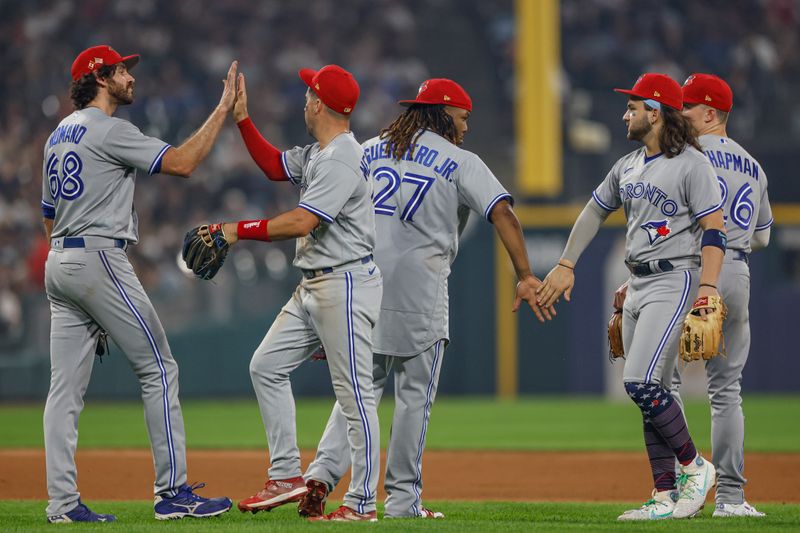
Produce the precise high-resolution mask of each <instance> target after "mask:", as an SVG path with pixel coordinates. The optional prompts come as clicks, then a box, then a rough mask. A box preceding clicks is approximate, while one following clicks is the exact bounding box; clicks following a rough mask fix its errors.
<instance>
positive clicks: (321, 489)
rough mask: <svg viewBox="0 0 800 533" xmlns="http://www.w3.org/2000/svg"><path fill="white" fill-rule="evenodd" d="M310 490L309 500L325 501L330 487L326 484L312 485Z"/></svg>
mask: <svg viewBox="0 0 800 533" xmlns="http://www.w3.org/2000/svg"><path fill="white" fill-rule="evenodd" d="M308 488H309V491H308V497H309V498H313V499H315V500H320V501H323V500H325V499H326V498H327V497H328V487H326V486H325V484H324V483H312V484H311V485H310V486H309V487H308Z"/></svg>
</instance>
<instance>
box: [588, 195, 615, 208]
mask: <svg viewBox="0 0 800 533" xmlns="http://www.w3.org/2000/svg"><path fill="white" fill-rule="evenodd" d="M592 198H594V201H595V202H597V205H599V206H600V207H602V208H603V209H605V210H606V211H616V209H614V208H613V207H609V206H607V205H606V204H604V203H603V202H602V201H601V200H600V198H598V197H597V191H592Z"/></svg>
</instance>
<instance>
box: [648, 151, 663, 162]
mask: <svg viewBox="0 0 800 533" xmlns="http://www.w3.org/2000/svg"><path fill="white" fill-rule="evenodd" d="M662 155H664V152H658V153H657V154H656V155H651V156H650V157H647V156H646V155H645V156H644V164H645V165H646V164H647V163H649V162H650V161H652V160H654V159H658V158H659V157H661V156H662Z"/></svg>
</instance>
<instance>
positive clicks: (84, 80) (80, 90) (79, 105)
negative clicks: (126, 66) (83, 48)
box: [69, 65, 117, 109]
mask: <svg viewBox="0 0 800 533" xmlns="http://www.w3.org/2000/svg"><path fill="white" fill-rule="evenodd" d="M116 69H117V65H103V66H102V67H100V68H98V69H97V70H95V71H94V72H89V73H88V74H84V75H83V76H81V77H80V78H78V79H77V80H75V81H73V82H72V85H70V87H69V97H70V99H71V100H72V106H73V107H74V108H75V109H83V108H85V107H86V106H87V105H89V102H91V101H92V100H94V99H95V97H96V96H97V88H98V85H97V78H102V79H104V80H106V79H108V78H111V77H112V76H114V72H116Z"/></svg>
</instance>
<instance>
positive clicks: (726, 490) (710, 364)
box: [673, 74, 772, 517]
mask: <svg viewBox="0 0 800 533" xmlns="http://www.w3.org/2000/svg"><path fill="white" fill-rule="evenodd" d="M732 107H733V91H731V89H730V87H729V86H728V84H727V83H725V82H724V81H723V80H722V79H720V78H718V77H717V76H713V75H710V74H693V75H691V76H689V78H688V79H687V80H686V83H685V84H684V85H683V114H684V116H686V117H687V118H688V119H689V120H690V121H691V122H692V126H693V127H694V129H695V130H696V131H697V134H698V135H699V138H698V141H699V142H700V146H701V147H702V149H703V152H704V153H705V154H706V156H707V157H708V160H709V161H710V162H711V165H712V166H713V167H714V170H715V171H716V173H717V179H718V180H719V184H720V187H721V189H722V201H723V204H724V207H723V213H724V216H725V227H726V229H727V233H728V247H727V249H726V251H725V261H724V263H723V264H722V270H721V272H720V278H719V293H720V295H721V296H722V298H723V300H724V301H725V303H726V304H727V306H728V317H727V319H726V320H725V323H724V325H723V330H722V331H723V334H724V336H725V347H726V350H727V357H714V358H713V359H711V360H709V361H707V362H706V374H707V377H708V397H709V400H710V402H711V447H712V451H713V453H714V463H715V464H716V467H717V473H718V474H719V478H718V481H717V493H716V509H715V511H714V516H718V517H719V516H764V515H763V513H760V512H758V511H756V510H755V508H753V507H752V506H751V505H749V504H748V503H747V501H745V499H744V489H743V485H744V484H745V483H746V480H745V478H744V415H743V413H742V406H741V404H742V398H741V383H742V370H743V369H744V366H745V363H746V362H747V356H748V353H749V352H750V317H749V311H748V306H749V303H750V267H749V263H750V260H749V256H750V251H751V250H755V249H758V248H763V247H765V246H766V245H767V244H768V243H769V234H770V226H771V225H772V209H771V208H770V205H769V196H768V194H767V176H766V174H765V173H764V171H763V169H762V168H761V166H760V165H759V163H758V161H756V160H755V159H754V158H753V156H751V155H750V154H749V153H748V152H747V151H746V150H745V149H744V148H742V147H741V146H740V145H739V144H738V143H736V141H734V140H733V139H731V138H729V137H728V134H727V130H726V125H727V122H728V114H729V113H730V111H731V108H732ZM679 380H680V377H679V376H678V375H677V373H676V379H674V380H673V386H675V385H676V384H677V385H679V384H680V381H679Z"/></svg>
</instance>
